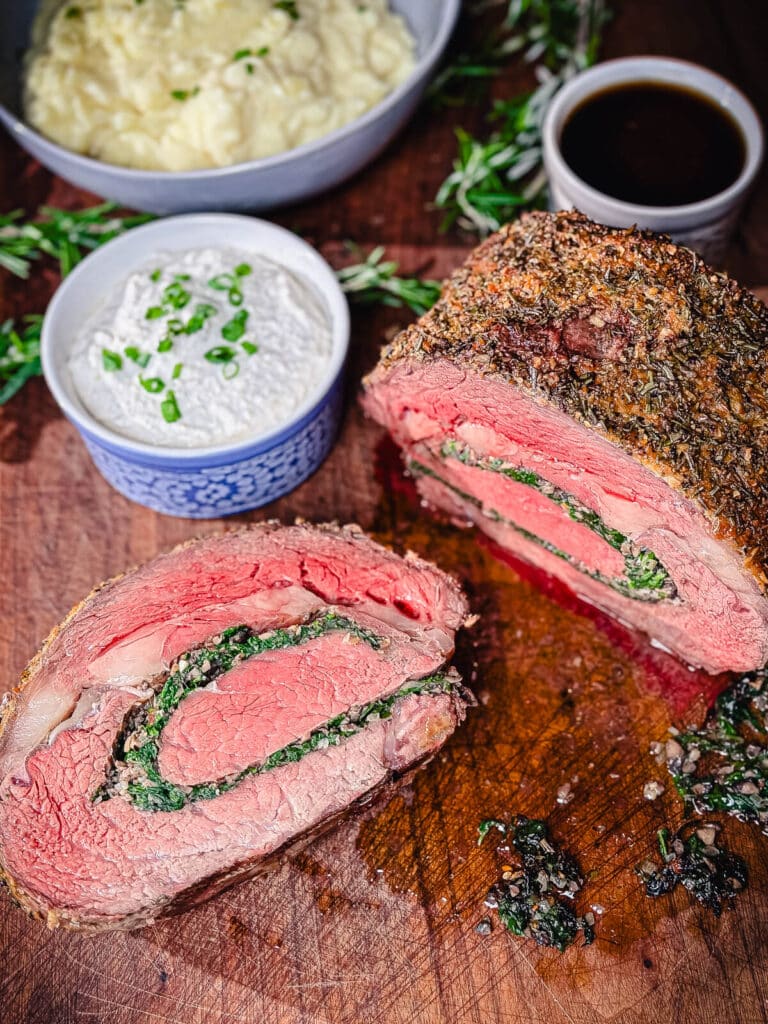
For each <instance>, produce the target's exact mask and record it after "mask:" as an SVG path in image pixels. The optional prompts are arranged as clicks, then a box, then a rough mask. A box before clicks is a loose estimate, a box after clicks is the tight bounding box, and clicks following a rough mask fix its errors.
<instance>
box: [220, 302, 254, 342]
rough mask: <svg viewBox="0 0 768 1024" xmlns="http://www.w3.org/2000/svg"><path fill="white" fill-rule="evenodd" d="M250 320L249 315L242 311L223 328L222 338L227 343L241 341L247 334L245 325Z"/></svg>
mask: <svg viewBox="0 0 768 1024" xmlns="http://www.w3.org/2000/svg"><path fill="white" fill-rule="evenodd" d="M247 319H248V313H247V311H246V310H244V309H241V310H240V312H239V313H235V315H234V316H233V317H232V319H231V320H228V321H227V323H225V324H224V326H223V327H222V328H221V336H222V338H224V340H225V341H239V340H240V339H241V338H242V336H243V335H244V334H245V323H246V321H247Z"/></svg>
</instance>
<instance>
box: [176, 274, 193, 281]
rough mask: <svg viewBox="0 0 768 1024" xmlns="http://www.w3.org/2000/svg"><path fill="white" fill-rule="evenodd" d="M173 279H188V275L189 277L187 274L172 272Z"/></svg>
mask: <svg viewBox="0 0 768 1024" xmlns="http://www.w3.org/2000/svg"><path fill="white" fill-rule="evenodd" d="M173 280H174V281H189V280H190V277H189V274H174V275H173Z"/></svg>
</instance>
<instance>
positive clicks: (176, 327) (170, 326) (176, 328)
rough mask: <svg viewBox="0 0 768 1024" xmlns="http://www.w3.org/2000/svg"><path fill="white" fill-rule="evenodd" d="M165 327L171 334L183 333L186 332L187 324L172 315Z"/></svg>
mask: <svg viewBox="0 0 768 1024" xmlns="http://www.w3.org/2000/svg"><path fill="white" fill-rule="evenodd" d="M165 329H166V330H167V331H168V333H169V334H173V335H176V334H181V333H182V332H183V333H186V326H185V325H184V324H183V323H182V321H181V320H179V318H178V317H175V316H172V317H171V318H170V319H169V320H168V321H167V323H166V325H165Z"/></svg>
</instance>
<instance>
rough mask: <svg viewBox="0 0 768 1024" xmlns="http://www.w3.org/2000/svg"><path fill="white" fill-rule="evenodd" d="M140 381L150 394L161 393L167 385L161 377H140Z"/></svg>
mask: <svg viewBox="0 0 768 1024" xmlns="http://www.w3.org/2000/svg"><path fill="white" fill-rule="evenodd" d="M139 383H140V384H141V386H142V387H143V388H144V390H145V391H148V392H149V393H150V395H157V394H159V393H160V392H161V391H162V390H163V388H164V387H165V382H164V381H162V380H161V379H160V378H159V377H139Z"/></svg>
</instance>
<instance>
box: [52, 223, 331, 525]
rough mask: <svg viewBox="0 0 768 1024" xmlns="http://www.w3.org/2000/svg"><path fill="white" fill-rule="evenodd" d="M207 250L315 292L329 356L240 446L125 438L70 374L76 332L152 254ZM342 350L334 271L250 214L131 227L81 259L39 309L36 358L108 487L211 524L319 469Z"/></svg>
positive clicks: (281, 231)
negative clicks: (297, 398)
mask: <svg viewBox="0 0 768 1024" xmlns="http://www.w3.org/2000/svg"><path fill="white" fill-rule="evenodd" d="M207 246H210V247H226V248H230V247H231V248H236V249H242V250H244V251H246V252H251V253H253V254H254V255H263V256H266V257H268V258H270V259H272V260H274V261H275V262H277V263H280V264H282V265H283V266H284V267H286V268H287V269H288V270H291V271H293V272H295V273H296V274H297V275H299V276H300V277H302V278H304V280H306V281H308V282H309V283H310V285H312V286H313V288H314V290H315V291H316V292H317V295H318V297H319V298H320V299H321V300H322V301H323V302H324V304H325V307H326V311H327V313H328V317H329V320H330V323H331V335H332V353H331V358H330V360H329V362H328V365H327V367H326V371H325V374H324V375H323V377H322V379H319V380H317V381H316V382H315V384H314V387H313V388H312V390H311V393H310V394H309V396H308V397H307V399H306V401H305V402H304V403H303V404H302V406H301V407H300V408H299V409H297V410H296V413H295V415H294V416H293V417H292V418H291V419H290V420H289V421H288V422H286V423H284V424H281V425H280V427H279V428H277V429H275V430H272V431H270V432H268V433H262V434H259V435H255V436H254V437H252V438H249V439H247V440H245V441H243V440H240V441H238V442H237V443H234V444H227V445H218V446H216V447H210V448H168V447H164V446H154V445H151V444H146V443H142V442H139V441H133V440H131V439H129V438H126V437H123V436H122V435H121V434H118V433H116V432H115V431H114V430H111V429H110V428H109V427H106V426H104V424H103V423H101V422H99V421H98V420H96V419H94V417H93V416H92V415H91V414H90V413H89V412H88V410H87V409H86V408H85V407H84V405H83V403H82V402H81V401H80V399H79V397H78V395H77V392H76V390H75V387H74V383H73V381H72V379H71V375H70V372H69V368H68V357H69V353H70V352H71V350H72V346H73V344H74V342H75V340H76V338H77V334H78V332H79V331H80V330H81V329H82V325H83V323H84V322H85V321H86V320H87V319H89V317H90V316H91V314H92V313H93V312H94V311H95V310H96V309H97V308H98V307H99V306H100V305H101V304H102V303H103V302H104V301H105V300H106V299H107V297H108V296H109V295H110V294H111V293H112V292H113V291H114V290H115V289H116V288H118V287H119V285H120V284H121V283H122V282H123V281H124V280H125V278H126V277H127V276H128V275H129V274H130V273H132V272H133V271H134V270H136V269H137V268H139V267H140V266H142V265H144V264H146V262H147V261H148V260H150V259H151V257H152V255H153V254H155V253H160V252H178V251H185V250H189V249H200V248H204V247H207ZM348 347H349V310H348V308H347V301H346V298H345V297H344V293H343V292H342V290H341V288H340V286H339V283H338V281H337V280H336V275H335V274H334V272H333V270H332V269H331V268H330V267H329V266H328V264H327V263H326V262H325V260H324V259H323V258H322V257H321V256H320V254H319V253H317V252H316V251H315V250H314V249H313V248H312V247H311V246H310V245H308V244H307V243H306V242H305V241H303V239H301V238H299V237H298V236H297V235H294V234H292V233H291V232H290V231H286V230H285V229H284V228H281V227H278V226H277V225H275V224H270V223H269V222H267V221H263V220H258V219H257V218H255V217H242V216H237V215H232V214H190V215H187V216H182V217H169V218H166V219H164V220H158V221H153V222H152V223H150V224H145V225H143V226H142V227H138V228H134V229H133V230H131V231H128V232H127V233H126V234H125V235H121V236H120V237H119V238H116V239H114V240H113V241H111V242H108V243H107V244H106V245H104V246H103V247H102V248H101V249H97V250H96V251H95V252H93V253H91V254H90V255H89V256H87V257H86V259H84V260H83V262H82V263H81V264H80V265H79V266H78V267H76V268H75V270H74V271H73V272H72V273H71V274H70V275H69V276H68V277H67V278H66V280H65V281H64V282H63V284H62V285H61V287H60V288H59V290H58V291H57V292H56V295H55V296H54V298H53V300H52V302H51V303H50V305H49V307H48V310H47V311H46V314H45V319H44V321H43V328H42V341H41V359H42V366H43V374H44V376H45V380H46V382H47V384H48V387H49V388H50V390H51V392H52V394H53V396H54V398H55V399H56V401H57V402H58V404H59V406H60V407H61V409H62V411H63V412H64V414H65V416H66V417H67V419H69V420H70V422H71V423H73V424H74V426H75V427H76V428H77V430H78V431H79V433H80V436H81V437H82V439H83V441H84V442H85V445H86V447H87V449H88V451H89V452H90V454H91V456H92V458H93V461H94V462H95V464H96V466H97V467H98V469H99V470H100V472H101V473H102V474H103V476H104V477H105V478H106V479H107V480H108V481H109V483H110V484H112V486H113V487H114V488H115V489H116V490H118V491H120V493H121V494H124V495H125V496H126V497H127V498H130V499H131V500H133V501H137V502H139V504H141V505H146V506H147V507H148V508H151V509H154V510H155V511H157V512H163V513H165V514H166V515H171V516H183V517H186V518H190V519H210V518H215V517H217V516H227V515H233V514H235V513H237V512H245V511H247V510H248V509H254V508H259V507H260V506H261V505H266V504H268V503H269V502H271V501H274V500H275V499H276V498H279V497H281V496H282V495H284V494H287V493H288V492H289V491H291V490H293V489H294V488H295V487H297V486H298V485H299V484H300V483H301V482H302V481H303V480H306V479H307V477H309V476H311V474H312V473H314V471H315V470H316V469H317V468H318V467H319V466H320V464H321V463H322V462H323V460H324V459H325V457H326V455H327V454H328V452H329V451H330V449H331V447H332V445H333V442H334V440H335V438H336V433H337V430H338V425H339V419H340V416H341V407H342V390H343V383H344V381H343V377H344V362H345V360H346V356H347V350H348Z"/></svg>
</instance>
